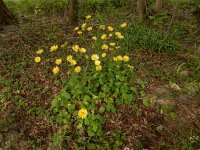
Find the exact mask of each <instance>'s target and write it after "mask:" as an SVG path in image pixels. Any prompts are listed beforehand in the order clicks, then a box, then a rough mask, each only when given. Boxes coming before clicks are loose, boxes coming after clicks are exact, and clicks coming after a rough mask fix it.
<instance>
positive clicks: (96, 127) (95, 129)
mask: <svg viewBox="0 0 200 150" xmlns="http://www.w3.org/2000/svg"><path fill="white" fill-rule="evenodd" d="M92 128H93V130H94V132H96V131H97V129H98V126H97V124H96V123H93V125H92Z"/></svg>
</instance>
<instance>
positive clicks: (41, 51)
mask: <svg viewBox="0 0 200 150" xmlns="http://www.w3.org/2000/svg"><path fill="white" fill-rule="evenodd" d="M43 52H44V50H43V49H39V50H37V51H36V54H42V53H43Z"/></svg>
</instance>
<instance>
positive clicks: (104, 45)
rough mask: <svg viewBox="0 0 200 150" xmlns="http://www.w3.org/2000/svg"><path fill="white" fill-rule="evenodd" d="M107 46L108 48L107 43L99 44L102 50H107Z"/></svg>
mask: <svg viewBox="0 0 200 150" xmlns="http://www.w3.org/2000/svg"><path fill="white" fill-rule="evenodd" d="M108 48H109V47H108V45H107V44H103V45H102V46H101V49H102V50H108Z"/></svg>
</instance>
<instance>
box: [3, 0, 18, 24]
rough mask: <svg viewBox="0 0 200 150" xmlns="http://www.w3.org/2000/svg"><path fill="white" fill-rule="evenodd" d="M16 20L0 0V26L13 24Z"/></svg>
mask: <svg viewBox="0 0 200 150" xmlns="http://www.w3.org/2000/svg"><path fill="white" fill-rule="evenodd" d="M15 23H17V20H16V19H15V17H14V15H13V14H12V13H11V12H10V10H9V9H8V8H7V7H6V5H5V4H4V2H3V0H0V27H1V26H4V25H9V24H15Z"/></svg>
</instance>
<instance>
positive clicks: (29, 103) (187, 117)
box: [0, 18, 200, 150]
mask: <svg viewBox="0 0 200 150" xmlns="http://www.w3.org/2000/svg"><path fill="white" fill-rule="evenodd" d="M108 20H109V19H108ZM70 30H71V29H70V27H66V26H65V25H64V24H63V23H62V22H61V20H59V19H54V18H51V19H49V18H46V19H44V18H41V19H38V20H34V19H33V20H29V21H28V23H26V24H23V26H22V27H20V28H17V27H14V26H8V27H7V28H5V30H4V31H1V32H0V60H1V64H0V91H1V92H0V100H1V103H0V108H1V111H0V116H1V119H0V149H17V150H21V149H37V148H38V147H40V148H41V149H47V148H48V145H49V144H50V141H49V139H48V138H47V137H49V136H51V135H53V134H54V132H55V128H54V127H52V124H51V123H49V122H48V119H47V118H48V115H49V114H48V112H47V111H46V110H47V109H48V108H49V106H50V100H51V99H53V98H54V97H55V96H56V95H57V93H58V92H59V91H60V90H61V86H60V83H58V82H57V80H59V79H57V78H55V77H52V76H50V75H49V70H48V69H49V68H48V66H42V67H38V66H37V65H36V64H34V62H33V58H34V52H35V50H36V49H38V47H41V45H44V47H48V46H49V45H53V44H54V43H55V42H56V43H64V42H65V41H66V37H67V38H70V36H73V34H72V33H71V31H70ZM198 39H199V36H198V34H196V35H195V38H193V39H192V42H194V43H197V44H199V42H200V41H198ZM192 42H188V39H186V38H182V41H180V44H181V47H182V48H181V49H180V50H177V51H176V52H175V53H174V54H173V55H168V54H163V53H158V52H155V51H154V50H142V51H141V50H136V49H134V48H133V52H134V53H133V54H132V55H131V60H132V64H133V66H134V70H135V72H136V75H137V78H138V80H139V81H141V84H142V85H143V86H144V93H145V94H144V95H143V96H142V97H141V98H142V99H150V100H151V101H152V105H151V106H149V107H145V106H144V105H142V104H141V105H139V108H137V109H133V107H130V106H128V105H122V106H119V108H118V109H117V110H118V111H117V112H116V113H115V114H108V115H109V117H110V118H111V121H110V122H109V123H107V124H106V125H105V128H107V129H109V130H121V131H122V132H123V133H124V134H125V135H126V139H125V141H124V144H123V149H124V148H127V149H129V148H130V149H162V150H163V149H166V150H167V149H185V150H186V149H188V148H191V150H192V149H199V148H200V61H199V59H200V57H199V56H198V55H197V54H195V49H196V48H195V47H194V43H192ZM47 44H48V45H47ZM136 102H137V103H139V104H140V103H141V101H140V99H138V100H137V101H136ZM160 107H163V110H165V111H164V112H163V111H160V109H159V108H160ZM135 110H137V112H135ZM158 110H159V111H158ZM133 114H137V115H138V116H139V117H138V116H137V115H133ZM164 114H165V115H164ZM166 114H167V115H166ZM136 143H137V146H136ZM30 145H31V146H30ZM33 145H35V147H34V146H33ZM1 147H2V148H1Z"/></svg>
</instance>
